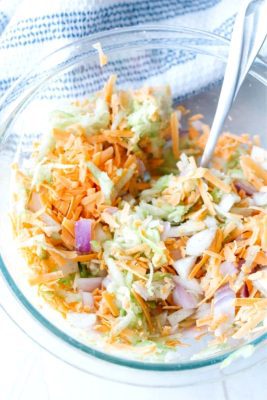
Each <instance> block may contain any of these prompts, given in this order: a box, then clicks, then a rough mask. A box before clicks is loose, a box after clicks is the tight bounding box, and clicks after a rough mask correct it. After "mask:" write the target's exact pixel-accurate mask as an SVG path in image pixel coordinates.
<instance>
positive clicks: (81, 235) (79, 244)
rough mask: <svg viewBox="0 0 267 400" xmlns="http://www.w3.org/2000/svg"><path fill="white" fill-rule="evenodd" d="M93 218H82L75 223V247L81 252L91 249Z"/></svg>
mask: <svg viewBox="0 0 267 400" xmlns="http://www.w3.org/2000/svg"><path fill="white" fill-rule="evenodd" d="M91 236H92V220H91V219H80V220H79V221H77V222H76V223H75V247H76V250H77V251H78V252H79V253H89V252H90V251H91V243H90V242H91V239H92V237H91Z"/></svg>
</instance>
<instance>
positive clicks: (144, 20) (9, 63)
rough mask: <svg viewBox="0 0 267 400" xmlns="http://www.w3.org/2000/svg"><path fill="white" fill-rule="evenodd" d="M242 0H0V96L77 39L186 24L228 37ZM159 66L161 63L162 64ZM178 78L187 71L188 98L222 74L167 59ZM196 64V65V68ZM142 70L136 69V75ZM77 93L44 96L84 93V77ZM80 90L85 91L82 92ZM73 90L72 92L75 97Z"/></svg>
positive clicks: (63, 89) (59, 89)
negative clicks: (141, 27)
mask: <svg viewBox="0 0 267 400" xmlns="http://www.w3.org/2000/svg"><path fill="white" fill-rule="evenodd" d="M241 1H242V0H191V1H189V0H128V1H122V0H72V1H70V0H38V1H36V0H20V1H19V0H0V60H1V63H0V97H1V96H2V95H3V94H4V93H5V92H6V91H7V89H8V88H9V87H10V86H11V85H12V84H13V83H14V82H15V81H16V80H17V79H18V77H19V76H20V75H22V74H24V73H25V72H26V71H27V70H28V69H29V68H31V67H32V66H34V64H35V63H38V60H39V59H40V58H42V57H44V56H45V55H47V54H49V53H51V52H52V51H54V50H56V49H57V48H60V47H61V46H64V45H66V44H68V43H70V42H72V41H74V40H77V39H79V38H82V37H85V36H90V35H92V34H94V33H97V32H100V31H104V30H110V29H113V28H119V27H128V26H132V25H138V24H151V23H153V24H158V25H164V24H167V25H172V26H176V27H181V26H188V27H192V28H198V29H203V30H207V31H210V32H213V33H217V34H219V35H222V36H224V37H227V38H229V37H230V36H231V31H232V27H233V23H234V19H235V14H236V12H237V10H238V6H239V5H240V3H241ZM161 62H162V60H161ZM168 62H172V63H173V65H172V67H175V68H174V70H173V72H172V73H176V74H177V76H178V73H179V77H181V76H182V74H183V72H187V75H188V69H189V68H191V70H192V71H194V73H192V79H190V80H188V81H186V82H184V83H183V85H182V88H179V90H180V92H182V93H180V94H182V95H186V94H188V93H192V92H195V91H198V90H201V89H203V88H204V87H205V86H206V85H208V84H209V83H210V82H213V81H214V80H216V79H218V78H219V77H220V76H219V75H220V74H222V71H218V70H214V68H213V69H210V68H211V66H210V65H209V63H207V60H205V68H204V66H203V70H202V69H198V70H196V69H195V68H194V65H193V63H194V60H193V59H192V58H190V57H188V58H187V59H186V60H184V59H176V60H175V62H174V61H173V60H170V59H168V60H167V61H166V67H167V66H168ZM198 65H199V64H198ZM139 72H140V71H139ZM75 79H76V82H78V83H79V80H80V84H77V85H76V87H77V90H76V89H74V88H73V86H72V88H71V89H69V88H68V87H67V85H64V82H62V86H61V87H60V86H57V90H54V91H53V93H50V94H47V93H46V98H47V96H51V97H52V96H54V97H55V96H58V97H68V91H69V90H71V91H72V93H71V95H72V96H76V97H77V96H78V97H80V96H82V95H84V91H85V90H86V89H85V86H86V82H85V78H84V76H80V77H79V76H76V77H75ZM81 88H83V90H81ZM73 90H74V91H75V93H73Z"/></svg>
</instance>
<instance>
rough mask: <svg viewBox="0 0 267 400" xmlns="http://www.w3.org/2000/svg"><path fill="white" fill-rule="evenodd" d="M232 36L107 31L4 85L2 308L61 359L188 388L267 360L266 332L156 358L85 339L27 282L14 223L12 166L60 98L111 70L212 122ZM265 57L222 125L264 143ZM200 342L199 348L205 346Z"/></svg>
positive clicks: (120, 377) (0, 133)
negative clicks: (229, 361)
mask: <svg viewBox="0 0 267 400" xmlns="http://www.w3.org/2000/svg"><path fill="white" fill-rule="evenodd" d="M96 42H101V44H102V47H103V49H104V51H105V53H106V54H107V56H108V60H109V62H108V64H107V65H106V66H105V67H104V68H101V67H100V66H99V60H98V54H97V52H96V50H95V49H94V48H93V47H92V45H93V44H94V43H96ZM228 45H229V42H228V41H227V40H226V39H223V38H221V37H220V36H216V35H213V34H210V33H207V32H202V31H196V30H192V29H186V28H179V29H177V28H174V27H162V26H161V27H159V26H144V27H138V28H135V27H133V28H127V29H119V30H113V31H109V32H104V33H101V34H97V35H93V36H91V37H90V38H84V39H81V40H79V41H76V42H74V43H72V44H70V45H68V46H66V47H63V48H61V49H59V50H58V51H56V52H54V53H52V54H50V55H49V56H48V57H46V58H45V59H43V60H41V61H40V63H39V64H38V65H36V66H35V67H34V68H33V69H32V70H31V71H30V72H29V73H28V74H26V75H25V76H23V77H22V78H21V79H19V81H17V82H16V84H15V85H14V86H13V87H12V88H11V89H10V90H9V91H8V92H7V94H6V95H5V96H4V98H3V99H2V101H1V104H0V184H1V196H0V232H1V240H0V250H1V256H2V259H0V268H1V273H2V279H3V282H2V283H3V284H2V286H3V288H2V289H1V294H2V295H1V300H0V302H1V303H2V307H3V308H4V309H5V311H6V312H7V313H8V314H9V316H10V317H11V318H12V319H13V320H14V322H15V323H16V324H17V325H18V326H19V327H20V328H21V329H23V330H24V331H25V332H26V334H27V335H29V336H30V337H31V338H32V339H33V340H35V341H36V342H37V343H39V344H40V345H41V346H42V347H44V348H45V349H47V350H48V351H50V352H51V353H53V354H55V355H56V356H58V357H59V358H61V359H62V360H64V361H66V362H68V363H70V364H71V365H73V366H75V367H77V368H80V369H81V370H83V371H86V372H89V373H91V374H95V375H97V376H101V377H104V378H106V379H111V380H117V381H121V382H127V383H131V384H138V385H146V386H154V387H156V386H169V387H170V386H183V385H192V384H195V383H201V382H207V381H211V380H216V379H221V378H222V377H225V376H227V374H232V373H236V372H238V371H240V370H242V369H244V368H247V367H249V366H251V365H252V364H253V363H256V362H259V361H260V360H263V359H264V358H265V357H266V355H267V354H266V347H264V342H266V339H267V334H264V335H261V336H258V337H252V338H251V340H250V342H247V343H244V342H242V343H239V346H236V347H234V348H225V349H224V350H221V351H220V352H218V353H216V354H213V355H212V356H208V355H206V356H205V354H204V353H203V354H202V356H200V357H198V359H193V358H192V354H193V353H194V352H196V351H198V350H199V349H198V350H197V349H193V350H189V351H188V352H187V353H186V352H185V355H184V357H183V359H181V360H179V361H177V360H176V361H169V362H164V363H158V362H157V363H155V362H151V361H149V360H142V361H139V360H133V359H131V358H129V357H128V356H125V357H124V356H122V355H120V356H118V355H114V354H111V353H109V352H106V351H104V349H100V348H97V347H95V346H92V345H89V344H88V343H87V342H86V340H84V338H81V337H80V336H79V335H77V333H76V332H75V331H74V330H72V329H71V328H70V327H69V326H68V324H67V323H66V322H65V321H64V320H63V318H61V317H60V316H59V315H58V314H57V313H56V312H55V311H53V310H51V309H50V308H49V307H46V306H44V305H43V304H41V303H39V300H38V298H37V296H36V293H35V292H34V290H32V289H30V287H29V285H28V284H27V281H26V278H25V274H24V273H23V265H22V262H21V259H20V258H19V256H18V255H17V252H16V250H15V249H14V245H12V237H11V234H10V229H9V223H8V211H9V204H10V184H11V164H12V163H13V162H14V161H16V162H18V163H21V162H22V160H24V159H26V158H28V157H29V155H30V153H31V150H32V144H33V142H34V141H35V140H36V139H38V137H40V135H41V134H42V133H43V132H44V131H45V130H46V129H47V115H48V113H49V111H50V110H51V109H53V108H55V107H56V106H58V104H59V103H62V102H66V101H67V102H70V101H71V100H74V99H77V98H79V99H82V98H85V97H87V96H88V94H89V93H92V92H94V91H96V90H99V89H101V88H102V87H103V85H104V83H105V82H106V80H107V79H108V77H109V75H110V74H111V73H115V74H116V75H117V76H118V80H117V86H118V87H119V88H127V87H137V86H141V85H143V84H150V85H160V84H166V83H167V84H169V85H170V87H171V89H172V93H173V99H174V103H179V102H182V103H183V104H185V105H186V107H187V108H189V109H190V110H192V111H193V112H197V113H202V114H203V115H204V116H205V121H206V122H207V123H211V121H212V118H213V115H214V111H215V108H216V104H217V100H218V95H219V92H220V83H221V79H222V76H223V73H224V68H225V63H226V59H227V53H228ZM264 73H266V64H265V63H264V61H263V60H261V59H257V60H256V62H255V63H254V66H253V69H252V70H251V72H250V74H249V75H248V77H247V79H246V81H245V83H244V85H243V87H242V89H241V91H240V93H239V95H238V97H237V100H236V102H235V104H234V106H233V108H232V110H231V113H230V116H229V118H228V119H227V121H226V123H225V129H227V130H230V131H232V132H234V133H238V134H239V133H244V132H247V133H250V134H258V135H260V136H261V138H262V140H263V142H264V141H265V145H266V130H267V129H266V128H267V120H266V94H267V88H266V86H267V79H266V77H265V76H264ZM248 344H250V345H251V347H250V348H252V346H254V347H255V356H254V357H253V359H252V358H251V359H248V360H246V361H245V362H244V361H242V362H241V361H237V362H235V363H233V365H231V366H230V367H229V368H225V369H220V363H221V362H222V361H223V360H225V359H226V358H227V357H228V356H229V355H231V354H232V353H233V352H234V351H236V350H237V349H238V348H239V347H240V346H244V345H248ZM200 347H201V346H200Z"/></svg>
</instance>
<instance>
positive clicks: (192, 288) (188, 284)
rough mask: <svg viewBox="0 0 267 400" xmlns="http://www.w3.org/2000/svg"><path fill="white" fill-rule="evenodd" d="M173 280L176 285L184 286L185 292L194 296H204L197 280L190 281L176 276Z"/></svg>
mask: <svg viewBox="0 0 267 400" xmlns="http://www.w3.org/2000/svg"><path fill="white" fill-rule="evenodd" d="M173 280H174V282H175V283H178V284H179V285H181V286H183V288H184V289H185V290H187V291H188V292H190V293H192V294H193V295H196V296H199V295H201V294H203V289H202V287H201V285H200V283H199V281H198V280H197V279H196V278H193V279H188V278H182V277H181V276H178V275H176V276H174V277H173Z"/></svg>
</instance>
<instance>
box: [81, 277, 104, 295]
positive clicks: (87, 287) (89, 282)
mask: <svg viewBox="0 0 267 400" xmlns="http://www.w3.org/2000/svg"><path fill="white" fill-rule="evenodd" d="M102 280H103V278H101V277H95V278H78V279H77V281H76V285H77V288H78V289H79V290H82V291H83V292H92V291H93V290H95V289H97V288H100V287H101V284H102Z"/></svg>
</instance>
